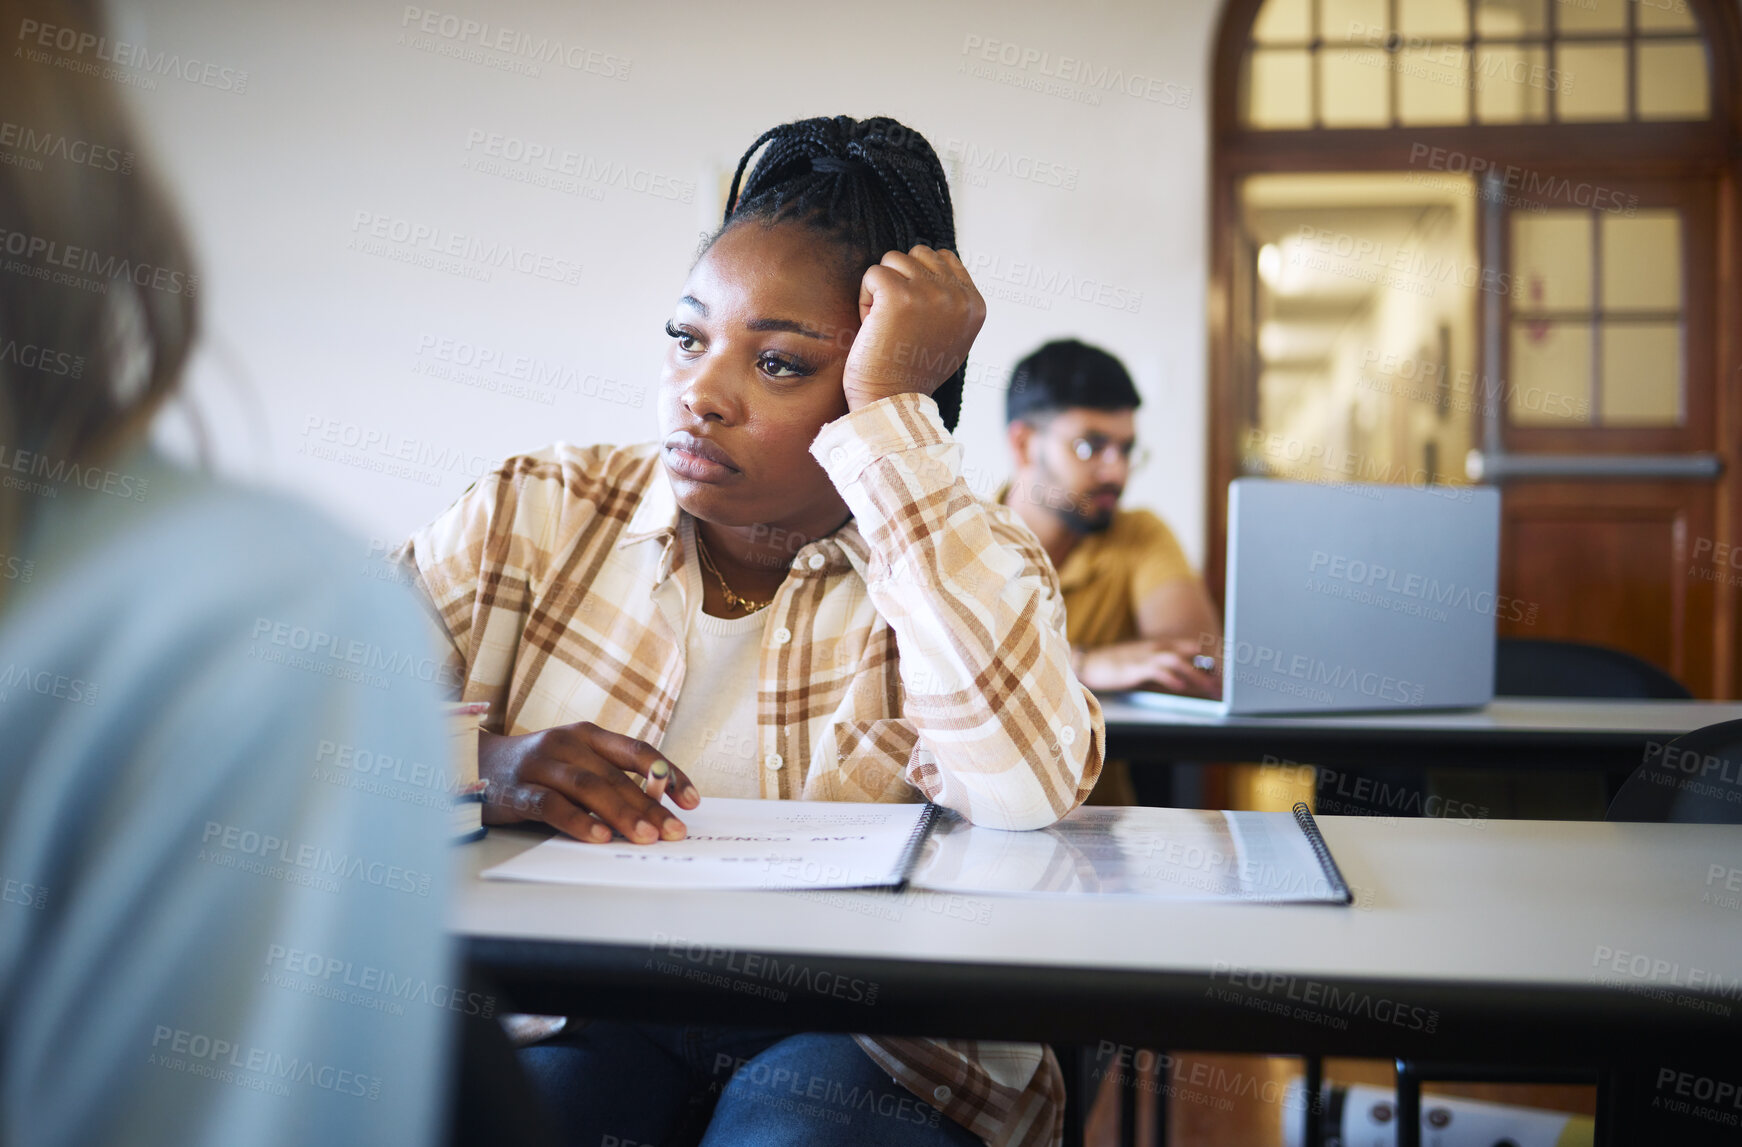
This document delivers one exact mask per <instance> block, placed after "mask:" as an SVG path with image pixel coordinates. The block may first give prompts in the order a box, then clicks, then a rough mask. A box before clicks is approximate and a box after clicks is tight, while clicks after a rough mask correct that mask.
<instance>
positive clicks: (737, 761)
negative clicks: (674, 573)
mask: <svg viewBox="0 0 1742 1147" xmlns="http://www.w3.org/2000/svg"><path fill="white" fill-rule="evenodd" d="M678 532H679V536H680V537H681V538H682V539H683V545H684V550H685V556H686V558H687V560H686V561H685V562H684V566H683V571H682V576H683V577H684V579H685V581H686V583H687V584H686V587H685V588H686V589H687V590H688V591H689V592H688V593H687V594H686V595H685V596H686V597H687V598H688V600H689V606H688V608H687V610H686V611H685V615H684V681H683V691H682V692H681V693H679V694H678V698H677V706H676V707H675V708H674V709H673V710H672V714H671V721H670V722H669V723H668V724H667V725H666V729H665V738H664V739H663V740H661V741H660V743H659V751H660V752H661V753H662V754H664V755H665V756H666V757H667V758H669V759H670V760H671V763H672V764H674V765H676V766H677V767H678V768H680V769H682V770H683V771H684V774H685V775H686V776H688V777H689V779H690V780H691V781H694V782H695V785H696V788H698V789H700V790H701V794H702V795H703V796H704V797H760V796H761V795H762V779H761V776H760V770H761V768H762V762H761V759H760V757H759V755H758V753H757V749H756V681H757V678H758V676H759V674H760V667H761V659H762V633H763V630H764V629H766V628H767V620H768V611H767V610H766V609H759V610H757V611H756V612H755V613H752V614H750V615H748V616H746V617H713V616H711V615H709V614H707V613H705V612H703V610H702V581H701V577H702V572H703V571H702V569H701V562H700V561H699V560H697V557H696V523H695V519H694V518H691V517H690V516H689V515H688V514H685V515H684V517H683V522H682V525H681V526H680V527H679V531H678Z"/></svg>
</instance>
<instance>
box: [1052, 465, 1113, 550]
mask: <svg viewBox="0 0 1742 1147" xmlns="http://www.w3.org/2000/svg"><path fill="white" fill-rule="evenodd" d="M1039 469H1040V472H1041V473H1042V474H1043V475H1044V476H1045V478H1046V483H1047V485H1049V486H1051V487H1052V488H1053V489H1054V490H1058V491H1060V492H1062V493H1066V494H1067V497H1066V498H1065V499H1062V500H1063V501H1064V502H1065V505H1063V506H1054V505H1052V504H1051V499H1048V501H1047V502H1043V503H1042V505H1044V506H1046V508H1047V509H1049V510H1051V511H1052V512H1053V514H1054V515H1055V516H1056V517H1057V518H1058V520H1059V521H1061V522H1063V523H1064V524H1065V526H1066V527H1067V528H1068V529H1070V530H1071V532H1072V533H1077V534H1100V533H1105V532H1106V531H1107V529H1108V528H1110V527H1111V526H1112V525H1113V516H1114V515H1115V514H1117V513H1118V512H1119V507H1118V505H1117V504H1115V505H1112V506H1109V507H1108V508H1107V509H1105V510H1102V509H1097V508H1096V506H1095V503H1094V501H1093V499H1094V497H1095V496H1096V495H1097V494H1112V495H1113V496H1114V497H1115V498H1118V497H1119V496H1120V495H1121V494H1123V493H1124V492H1125V490H1124V488H1123V487H1120V486H1112V485H1108V486H1096V487H1095V488H1094V489H1093V490H1090V491H1089V492H1088V493H1087V494H1077V493H1073V492H1069V491H1067V490H1066V489H1065V484H1064V483H1063V482H1060V481H1059V480H1058V476H1057V475H1055V474H1054V473H1053V472H1052V471H1051V470H1050V469H1048V468H1047V466H1046V464H1045V463H1044V462H1043V463H1041V464H1040V466H1039Z"/></svg>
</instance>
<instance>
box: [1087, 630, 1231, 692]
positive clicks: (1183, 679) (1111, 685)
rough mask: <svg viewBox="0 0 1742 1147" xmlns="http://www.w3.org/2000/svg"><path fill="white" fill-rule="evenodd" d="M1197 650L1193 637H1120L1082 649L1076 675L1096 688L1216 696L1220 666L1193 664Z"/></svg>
mask: <svg viewBox="0 0 1742 1147" xmlns="http://www.w3.org/2000/svg"><path fill="white" fill-rule="evenodd" d="M1201 651H1202V650H1201V648H1200V646H1199V643H1198V642H1197V641H1196V640H1188V639H1180V638H1162V639H1159V640H1158V639H1152V638H1141V639H1139V640H1137V641H1121V642H1119V643H1118V644H1116V645H1103V646H1100V647H1098V648H1095V649H1090V650H1086V651H1085V652H1084V654H1083V661H1082V667H1081V669H1080V670H1079V671H1078V673H1077V677H1078V679H1080V680H1081V681H1082V683H1083V684H1084V685H1087V686H1088V687H1089V688H1091V689H1094V690H1096V691H1098V692H1116V691H1119V690H1123V689H1151V690H1155V691H1157V692H1160V693H1183V694H1184V695H1186V696H1187V697H1208V698H1210V699H1211V700H1218V699H1220V698H1221V696H1222V675H1221V667H1220V666H1216V667H1215V668H1214V669H1210V670H1205V669H1202V668H1199V666H1198V665H1195V664H1193V659H1194V657H1195V656H1196V655H1197V654H1199V653H1201Z"/></svg>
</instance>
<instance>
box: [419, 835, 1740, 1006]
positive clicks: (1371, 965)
mask: <svg viewBox="0 0 1742 1147" xmlns="http://www.w3.org/2000/svg"><path fill="white" fill-rule="evenodd" d="M1318 820H1319V823H1320V825H1321V827H1322V828H1323V830H1324V835H1325V839H1326V841H1327V842H1328V843H1329V845H1330V847H1331V851H1332V852H1333V854H1334V855H1335V857H1336V859H1337V862H1338V864H1339V866H1340V867H1341V869H1342V871H1343V875H1344V877H1345V878H1346V879H1347V881H1348V883H1349V884H1350V886H1351V887H1352V888H1353V889H1354V890H1355V893H1356V896H1357V901H1356V904H1355V905H1353V906H1350V907H1347V908H1339V907H1328V906H1298V907H1296V906H1288V907H1284V906H1273V905H1239V904H1202V903H1147V904H1146V903H1133V902H1123V903H1116V902H1112V901H1110V900H1104V899H1103V900H1094V899H1085V900H1082V901H1058V900H1051V901H1040V900H1023V899H1017V898H994V897H985V898H980V897H960V896H955V897H952V896H943V895H937V894H928V893H907V894H904V895H902V896H899V897H897V896H892V895H890V894H888V893H874V892H816V893H802V894H791V893H780V892H747V893H676V892H672V893H648V892H644V891H627V890H618V889H600V888H582V887H574V886H562V885H550V884H519V883H509V882H504V881H483V880H479V879H478V878H477V875H476V874H477V872H478V871H479V870H480V869H482V868H484V867H487V866H489V865H490V864H494V863H497V862H499V861H502V860H504V859H506V858H508V857H509V856H512V855H514V854H515V853H517V852H519V851H521V850H523V849H525V848H528V847H530V846H531V845H533V844H534V843H536V842H537V841H538V840H540V839H542V834H540V833H537V832H528V831H521V830H511V829H501V828H495V829H491V830H490V835H489V836H488V837H487V838H486V839H485V840H483V841H481V842H478V843H476V844H469V845H464V846H461V849H460V851H461V855H462V858H463V859H462V863H463V866H464V875H463V877H462V879H461V882H460V889H459V896H458V900H457V906H456V909H455V911H454V914H453V916H452V920H453V926H454V929H455V931H457V932H458V933H460V934H462V935H465V936H468V937H481V938H495V939H537V940H556V941H569V942H573V943H576V944H581V945H613V946H617V945H626V946H640V947H647V948H649V950H650V951H651V950H653V949H655V948H657V947H658V946H659V945H662V944H664V945H670V944H678V945H683V944H692V943H693V944H702V945H708V946H712V947H719V948H725V949H731V950H738V951H744V950H749V951H754V952H759V953H783V954H794V955H796V954H809V955H817V956H834V957H840V956H854V957H864V958H886V959H897V960H922V961H934V962H947V963H965V964H1010V965H1026V966H1042V967H1046V966H1057V967H1061V968H1064V967H1069V968H1106V969H1130V970H1143V971H1174V972H1188V973H1200V974H1201V973H1209V972H1214V971H1217V970H1221V969H1226V968H1230V967H1242V968H1254V969H1265V970H1268V971H1276V972H1288V973H1293V974H1297V975H1309V976H1323V977H1358V978H1362V979H1379V980H1388V981H1400V982H1411V983H1422V984H1435V985H1446V984H1451V985H1484V984H1513V985H1518V984H1542V985H1588V984H1590V983H1591V981H1592V979H1593V977H1594V976H1596V977H1597V978H1599V979H1602V980H1608V981H1612V982H1616V983H1620V984H1624V985H1629V986H1633V985H1637V986H1638V987H1640V988H1653V987H1672V986H1676V985H1677V984H1680V985H1684V986H1685V985H1686V984H1687V983H1689V982H1690V978H1692V980H1693V982H1696V983H1697V982H1699V981H1700V980H1702V979H1703V980H1710V979H1712V978H1713V977H1718V978H1719V981H1720V983H1721V984H1723V985H1734V984H1735V983H1736V981H1737V980H1738V979H1742V907H1739V906H1742V893H1737V892H1728V891H1726V890H1725V883H1726V881H1728V880H1729V879H1731V878H1730V877H1729V876H1728V873H1729V870H1731V869H1742V828H1739V827H1735V826H1724V825H1662V824H1610V823H1603V822H1557V821H1487V822H1476V823H1475V824H1471V823H1460V822H1458V821H1452V820H1442V819H1433V818H1425V819H1395V820H1394V819H1390V818H1376V817H1342V816H1325V817H1320V818H1318ZM1479 825H1480V827H1478V826H1479ZM1714 871H1722V872H1723V873H1724V874H1725V875H1724V876H1722V877H1719V878H1716V879H1715V880H1714V878H1712V877H1711V873H1712V872H1714ZM1703 897H1704V898H1705V899H1706V901H1707V902H1704V903H1703V902H1702V898H1703ZM1724 898H1727V899H1724ZM889 916H895V917H897V918H895V919H890V918H888V917H889ZM1605 951H1608V952H1614V953H1628V954H1629V955H1630V956H1643V957H1645V959H1646V960H1647V961H1657V962H1661V963H1658V964H1655V965H1653V966H1654V967H1656V968H1657V969H1658V970H1657V971H1655V972H1647V973H1646V974H1644V975H1641V976H1630V975H1628V974H1627V973H1625V972H1616V971H1615V970H1614V969H1613V968H1612V967H1611V966H1610V964H1609V962H1610V961H1612V960H1613V959H1614V957H1613V956H1610V957H1605V956H1604V955H1603V953H1604V952H1605ZM1627 960H1628V958H1627V957H1624V958H1623V963H1624V964H1625V963H1627ZM1633 966H1634V967H1640V966H1641V965H1640V964H1638V963H1637V962H1636V961H1635V962H1634V963H1633ZM1671 968H1674V969H1677V970H1676V971H1670V970H1668V969H1671ZM1677 976H1679V977H1680V978H1679V980H1677V979H1676V978H1675V977H1677ZM1727 998H1728V999H1729V1000H1730V1001H1731V1002H1732V1003H1735V1002H1736V1001H1737V996H1736V994H1735V988H1734V987H1733V986H1732V987H1731V989H1730V992H1729V995H1728V997H1727Z"/></svg>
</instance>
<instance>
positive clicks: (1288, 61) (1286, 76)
mask: <svg viewBox="0 0 1742 1147" xmlns="http://www.w3.org/2000/svg"><path fill="white" fill-rule="evenodd" d="M1311 63H1312V56H1311V55H1310V54H1309V53H1307V52H1304V51H1284V50H1255V51H1253V52H1252V53H1251V54H1250V55H1248V56H1247V57H1246V69H1247V70H1246V116H1245V119H1246V122H1247V123H1248V124H1249V125H1251V126H1252V127H1259V128H1285V127H1311V126H1312V111H1313V104H1312V90H1311V77H1312V67H1311Z"/></svg>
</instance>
